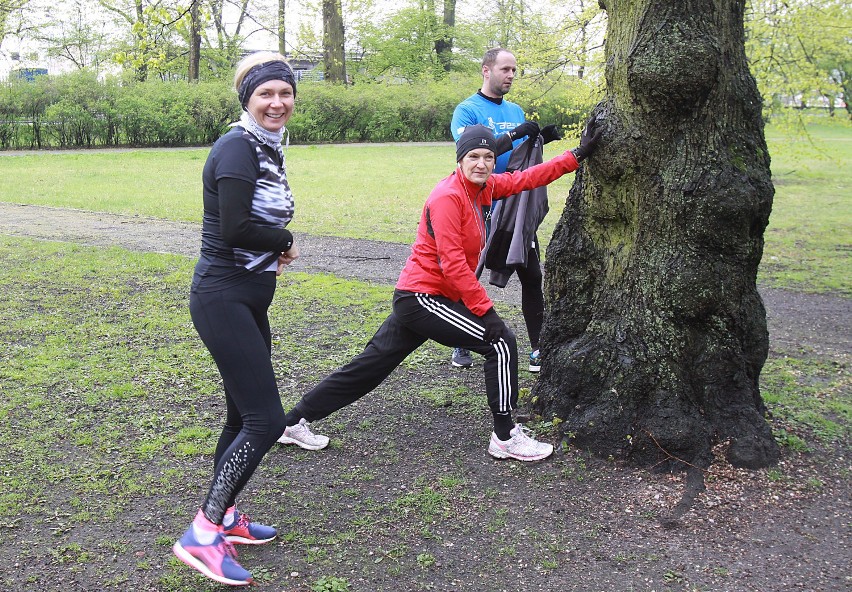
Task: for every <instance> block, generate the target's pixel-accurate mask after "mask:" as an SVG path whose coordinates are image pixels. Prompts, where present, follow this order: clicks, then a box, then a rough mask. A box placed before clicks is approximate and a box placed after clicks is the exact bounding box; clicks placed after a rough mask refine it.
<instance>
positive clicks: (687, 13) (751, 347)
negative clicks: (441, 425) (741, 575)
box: [533, 0, 778, 468]
mask: <svg viewBox="0 0 852 592" xmlns="http://www.w3.org/2000/svg"><path fill="white" fill-rule="evenodd" d="M743 7H744V2H743V1H732V0H680V1H678V2H668V1H649V0H643V1H636V0H633V1H628V0H608V1H607V2H606V8H607V10H608V13H609V32H608V36H607V47H606V54H607V70H606V77H607V95H606V98H605V100H604V101H603V102H602V103H601V104H599V105H598V106H597V107H596V109H595V112H594V114H593V115H594V116H595V117H598V118H600V119H601V121H602V122H603V125H604V126H605V130H606V131H605V135H604V138H603V141H602V142H601V146H600V147H599V149H598V151H597V152H596V153H595V155H594V156H593V157H592V158H591V159H590V160H589V161H588V162H587V163H585V164H584V166H583V167H582V168H581V170H580V171H578V175H577V178H576V181H575V183H574V186H573V187H572V189H571V192H570V194H569V196H568V201H567V204H566V208H565V210H564V213H563V215H562V218H561V219H560V220H559V222H558V224H557V227H556V229H555V231H554V236H553V239H552V241H551V243H550V246H549V248H548V250H547V270H546V275H545V290H546V294H547V301H548V307H547V312H546V321H545V328H544V333H543V336H542V350H543V351H544V352H545V357H544V365H543V368H542V373H541V377H540V379H539V382H538V384H537V385H536V387H535V389H534V391H533V396H534V401H535V406H536V408H537V410H538V411H539V412H541V413H543V414H545V415H546V416H556V417H559V418H561V419H562V420H564V423H562V424H561V426H562V427H563V428H564V430H565V434H566V436H569V437H571V438H573V440H574V442H575V443H576V444H577V445H579V446H581V447H583V448H588V449H591V450H593V451H595V452H597V453H599V454H603V455H610V454H612V455H619V456H626V457H628V458H629V459H631V460H632V461H634V462H636V463H638V464H645V465H656V464H660V463H663V464H665V466H668V467H670V468H674V467H676V466H678V465H679V466H685V465H682V464H681V463H679V461H684V462H686V463H690V464H694V465H697V466H706V465H708V464H709V462H710V459H711V448H712V446H713V445H714V444H715V443H716V442H730V446H729V447H728V453H727V454H728V458H729V460H730V461H731V462H732V463H734V464H735V465H738V466H746V467H760V466H766V465H769V464H771V463H773V462H775V461H776V460H777V458H778V447H777V444H776V443H775V441H774V438H773V436H772V433H771V430H770V428H769V426H768V425H767V423H766V421H765V420H764V417H763V414H764V411H765V409H764V405H763V402H762V400H761V397H760V391H759V376H760V371H761V368H762V367H763V364H764V362H765V360H766V355H767V351H768V333H767V329H766V314H765V310H764V307H763V302H762V300H761V298H760V295H759V294H758V292H757V286H756V276H757V268H758V264H759V263H760V259H761V256H762V252H763V233H764V230H765V228H766V225H767V223H768V220H769V213H770V210H771V208H772V196H773V193H774V190H773V187H772V183H771V180H770V170H769V155H768V153H767V149H766V143H765V140H764V135H763V123H762V120H761V101H760V97H759V95H758V92H757V87H756V85H755V82H754V79H753V78H752V76H751V74H750V73H749V71H748V66H747V63H746V58H745V52H744V45H743ZM675 459H679V461H677V460H675Z"/></svg>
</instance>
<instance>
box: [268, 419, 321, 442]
mask: <svg viewBox="0 0 852 592" xmlns="http://www.w3.org/2000/svg"><path fill="white" fill-rule="evenodd" d="M310 425H311V424H309V423H308V422H307V421H305V418H304V417H303V418H302V419H300V420H299V423H297V424H296V425H292V426H287V427H286V428H284V433H283V434H281V437H280V438H278V443H279V444H295V445H296V446H299V447H300V448H304V449H305V450H320V449H322V448H325V447H326V446H328V436H323V435H322V434H315V433H313V432H312V431H311V428H310V427H309V426H310Z"/></svg>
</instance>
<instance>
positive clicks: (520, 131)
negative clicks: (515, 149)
mask: <svg viewBox="0 0 852 592" xmlns="http://www.w3.org/2000/svg"><path fill="white" fill-rule="evenodd" d="M537 135H538V124H537V123H536V122H535V121H525V122H523V123H522V124H521V125H519V126H518V127H516V128H515V129H513V130H512V131H510V132H509V137H510V138H512V141H513V142H514V141H515V140H517V139H518V138H523V137H524V136H529V137H530V139H533V138H535V137H536V136H537Z"/></svg>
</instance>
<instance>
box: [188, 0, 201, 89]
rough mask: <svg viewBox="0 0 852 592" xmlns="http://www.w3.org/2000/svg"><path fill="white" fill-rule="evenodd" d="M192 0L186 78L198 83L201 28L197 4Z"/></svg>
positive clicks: (198, 0)
mask: <svg viewBox="0 0 852 592" xmlns="http://www.w3.org/2000/svg"><path fill="white" fill-rule="evenodd" d="M199 2H200V0H194V1H193V3H192V6H190V9H189V23H190V24H189V72H188V76H187V78H189V81H190V82H198V74H199V69H200V68H199V67H200V64H201V30H200V29H201V27H200V23H199V16H198V3H199Z"/></svg>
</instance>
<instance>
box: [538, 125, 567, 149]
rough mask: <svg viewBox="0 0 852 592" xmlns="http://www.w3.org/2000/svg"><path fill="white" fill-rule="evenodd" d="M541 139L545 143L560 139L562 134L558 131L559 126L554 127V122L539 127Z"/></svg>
mask: <svg viewBox="0 0 852 592" xmlns="http://www.w3.org/2000/svg"><path fill="white" fill-rule="evenodd" d="M541 139H542V140H543V141H544V143H545V144H547V143H548V142H552V141H553V140H561V139H562V134H561V133H559V128H557V127H556V124H554V123H551V124H550V125H546V126H544V127H543V128H541Z"/></svg>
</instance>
